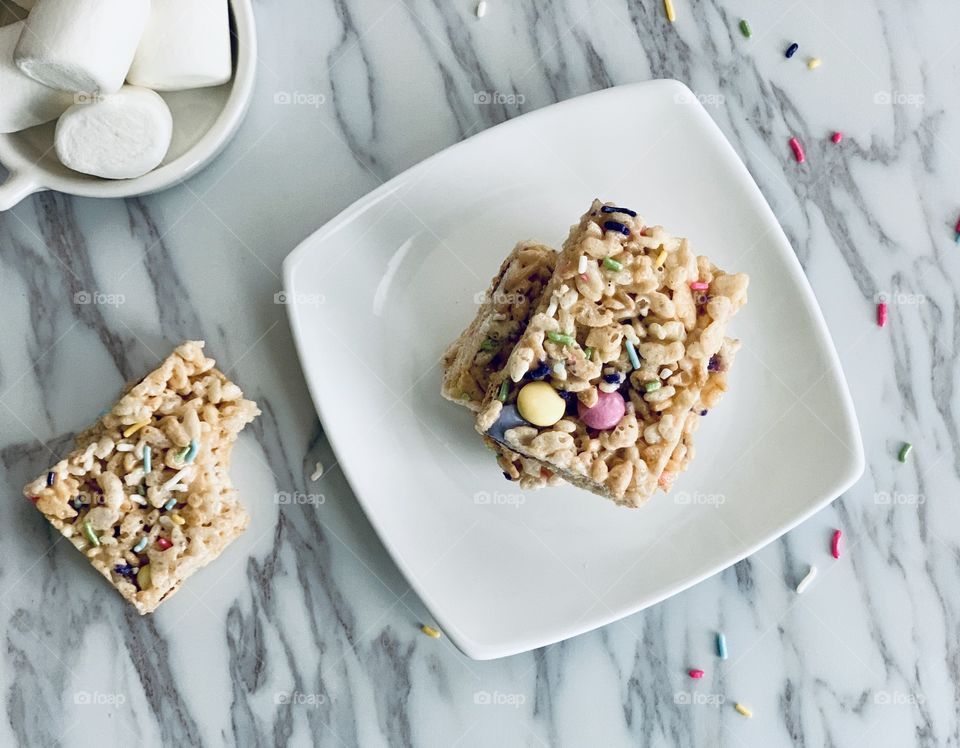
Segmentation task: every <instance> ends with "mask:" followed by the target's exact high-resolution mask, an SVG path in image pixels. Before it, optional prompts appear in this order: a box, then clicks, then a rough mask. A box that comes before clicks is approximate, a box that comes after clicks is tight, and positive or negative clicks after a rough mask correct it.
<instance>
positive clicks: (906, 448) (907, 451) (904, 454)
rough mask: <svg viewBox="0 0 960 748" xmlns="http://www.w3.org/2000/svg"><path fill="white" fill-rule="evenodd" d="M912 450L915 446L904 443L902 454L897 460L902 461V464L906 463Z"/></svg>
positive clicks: (901, 448) (901, 449)
mask: <svg viewBox="0 0 960 748" xmlns="http://www.w3.org/2000/svg"><path fill="white" fill-rule="evenodd" d="M912 450H913V445H912V444H911V443H910V442H904V443H903V446H902V447H900V453H899V454H898V455H897V459H898V460H900V462H906V461H907V457H908V456H909V455H910V452H911V451H912Z"/></svg>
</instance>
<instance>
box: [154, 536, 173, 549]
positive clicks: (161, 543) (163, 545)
mask: <svg viewBox="0 0 960 748" xmlns="http://www.w3.org/2000/svg"><path fill="white" fill-rule="evenodd" d="M157 547H158V548H159V549H160V550H161V551H165V550H167V548H173V543H171V542H170V541H169V540H167V539H166V538H157Z"/></svg>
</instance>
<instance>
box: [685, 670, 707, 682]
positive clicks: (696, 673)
mask: <svg viewBox="0 0 960 748" xmlns="http://www.w3.org/2000/svg"><path fill="white" fill-rule="evenodd" d="M687 674H688V675H689V676H690V677H691V678H694V679H696V680H700V678H702V677H703V676H704V675H706V673H704V672H703V671H702V670H696V669H694V670H690V671H688V673H687Z"/></svg>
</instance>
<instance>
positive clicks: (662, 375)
mask: <svg viewBox="0 0 960 748" xmlns="http://www.w3.org/2000/svg"><path fill="white" fill-rule="evenodd" d="M671 374H673V372H672V371H670V370H669V369H661V370H660V378H661V379H669V378H670V375H671Z"/></svg>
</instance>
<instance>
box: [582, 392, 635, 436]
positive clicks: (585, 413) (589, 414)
mask: <svg viewBox="0 0 960 748" xmlns="http://www.w3.org/2000/svg"><path fill="white" fill-rule="evenodd" d="M597 394H598V398H597V404H596V405H594V406H593V407H592V408H587V407H586V406H584V404H583V403H580V420H581V421H583V422H584V423H585V424H586V425H587V427H588V428H591V429H596V430H597V431H607V430H608V429H612V428H614V427H616V425H617V424H618V423H620V419H621V418H623V414H624V413H626V412H627V404H626V403H625V402H624V401H623V395H621V394H620V393H619V392H603V391H602V390H601V391H600V392H599V393H597Z"/></svg>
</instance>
